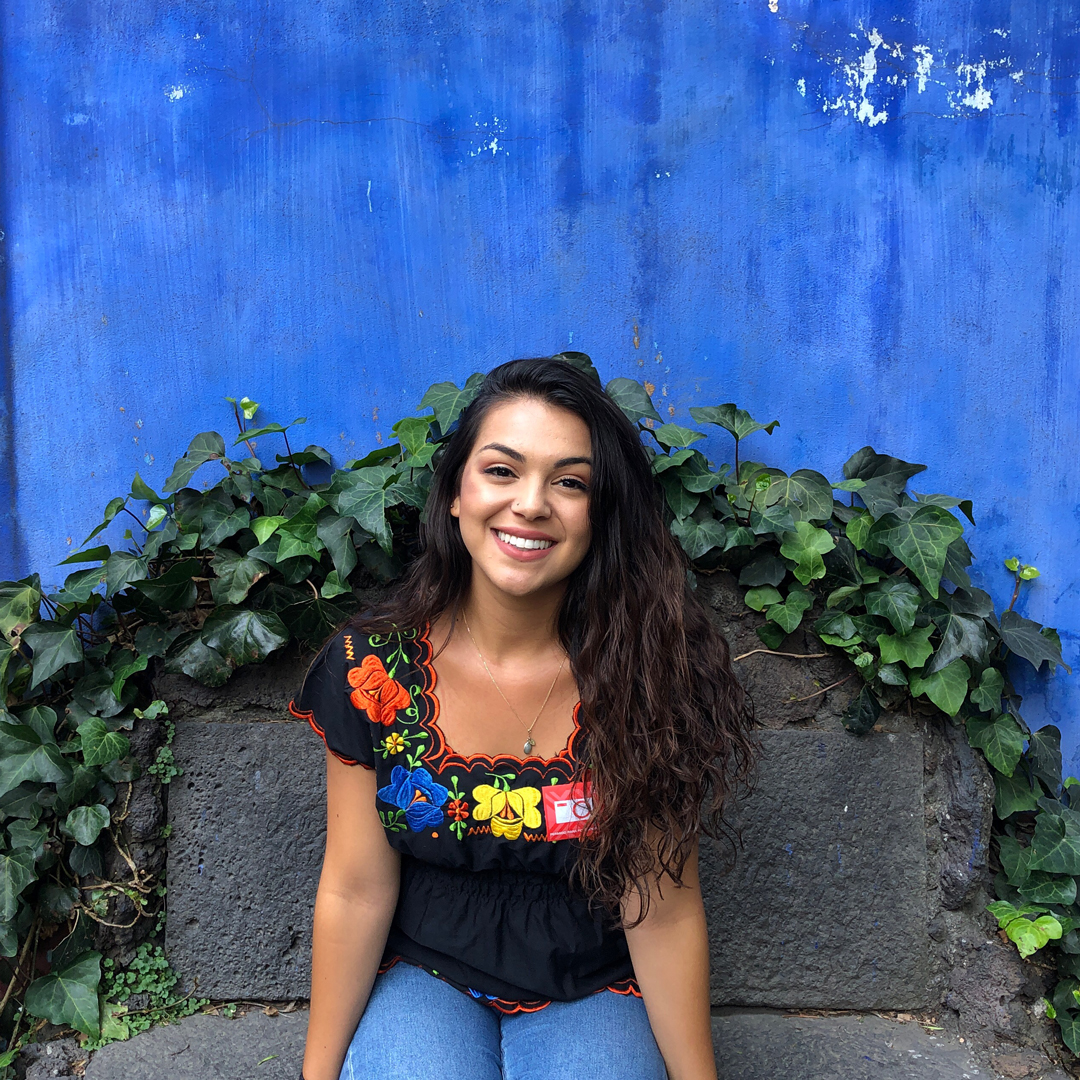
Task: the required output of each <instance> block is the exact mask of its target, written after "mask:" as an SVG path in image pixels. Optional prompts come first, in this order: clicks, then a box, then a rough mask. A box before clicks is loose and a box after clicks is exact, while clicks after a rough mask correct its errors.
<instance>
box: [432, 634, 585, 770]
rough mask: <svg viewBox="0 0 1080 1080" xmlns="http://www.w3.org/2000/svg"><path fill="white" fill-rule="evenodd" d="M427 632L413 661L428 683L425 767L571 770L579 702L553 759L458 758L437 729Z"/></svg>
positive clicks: (435, 679)
mask: <svg viewBox="0 0 1080 1080" xmlns="http://www.w3.org/2000/svg"><path fill="white" fill-rule="evenodd" d="M430 630H431V626H430V625H428V626H425V627H424V629H423V630H421V631H420V633H419V634H418V635H417V636H416V638H415V641H416V643H417V644H418V645H420V646H422V648H421V649H420V652H419V653H418V654H417V657H416V665H417V667H419V668H420V669H421V670H422V671H423V672H424V675H425V681H426V682H427V686H425V687H424V688H423V690H422V691H421V693H422V694H423V696H424V697H425V698H426V699H427V702H428V715H427V716H426V717H425V718H424V720H423V721H422V726H423V727H424V728H425V729H426V730H427V731H428V732H429V733H430V734H431V748H430V749H429V750H428V751H427V753H426V754H424V755H423V758H422V760H423V761H424V763H425V764H431V765H432V766H433V767H434V768H435V770H436V771H437V772H442V771H443V770H444V769H446V768H449V767H452V766H455V765H456V766H458V767H459V768H463V769H468V768H471V767H472V764H473V762H477V761H479V762H482V763H484V764H486V765H487V766H488V767H489V768H491V769H494V768H495V767H496V765H497V764H498V763H499V762H500V761H509V762H513V763H514V764H515V765H516V766H518V768H519V769H520V768H521V767H523V766H525V765H530V764H531V765H534V766H535V765H539V766H541V767H543V768H548V767H550V766H552V765H558V764H565V765H567V766H569V767H571V768H572V766H573V755H574V743H575V742H576V741H577V737H578V734H579V732H580V731H581V715H580V714H581V702H580V701H579V702H578V703H577V704H576V705H575V706H574V730H573V731H571V732H570V735H569V737H568V738H567V740H566V745H565V746H564V747H563V748H562V750H560V751H559V753H557V754H556V755H555V757H553V758H543V757H539V756H537V755H536V754H533V755H530V756H529V757H527V758H520V757H516V756H515V755H513V754H496V755H495V757H489V756H488V755H487V754H459V753H458V752H457V751H456V750H454V748H453V747H452V746H451V745H450V743H449V742H447V739H446V736H445V735H444V734H443V731H442V728H440V727H439V711H440V705H439V699H438V698H437V697H436V696H435V684H436V683H437V682H438V675H437V674H436V672H435V668H434V667H432V664H431V657H432V654H433V652H434V650H433V648H432V645H431V641H430V639H429V638H428V633H429V631H430Z"/></svg>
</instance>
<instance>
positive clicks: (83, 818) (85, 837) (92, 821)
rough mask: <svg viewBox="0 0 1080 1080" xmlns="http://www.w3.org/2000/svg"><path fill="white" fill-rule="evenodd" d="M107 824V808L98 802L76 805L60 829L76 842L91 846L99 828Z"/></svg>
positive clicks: (61, 823)
mask: <svg viewBox="0 0 1080 1080" xmlns="http://www.w3.org/2000/svg"><path fill="white" fill-rule="evenodd" d="M108 824H109V808H108V807H107V806H104V805H102V804H101V803H98V804H97V805H96V806H76V807H75V808H74V809H73V810H72V811H71V812H70V813H69V814H68V816H67V817H66V818H64V820H63V821H61V822H60V831H61V832H62V833H63V834H64V835H65V836H70V837H71V839H72V840H74V841H75V842H76V843H77V844H82V846H83V847H91V846H92V845H93V843H94V841H95V840H97V838H98V835H99V834H100V833H101V830H102V829H104V828H105V827H106V826H107V825H108Z"/></svg>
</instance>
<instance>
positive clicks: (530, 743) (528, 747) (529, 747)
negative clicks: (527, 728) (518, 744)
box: [524, 735, 536, 757]
mask: <svg viewBox="0 0 1080 1080" xmlns="http://www.w3.org/2000/svg"><path fill="white" fill-rule="evenodd" d="M535 746H536V743H534V742H533V740H532V736H531V735H530V736H529V737H528V738H527V739H526V740H525V747H524V749H525V756H526V757H528V756H529V755H530V754H531V753H532V752H533V748H534V747H535Z"/></svg>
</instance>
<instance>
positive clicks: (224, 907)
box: [165, 721, 326, 1000]
mask: <svg viewBox="0 0 1080 1080" xmlns="http://www.w3.org/2000/svg"><path fill="white" fill-rule="evenodd" d="M173 749H174V753H175V755H176V760H177V763H178V764H179V765H180V767H181V768H182V769H183V770H184V772H183V775H182V776H178V777H176V778H175V779H174V780H173V781H172V783H171V784H170V785H169V806H168V811H169V821H170V823H171V824H172V835H171V836H170V837H169V857H168V864H167V884H168V919H167V922H166V927H165V949H166V953H167V955H168V957H169V960H170V963H171V964H172V966H173V967H174V968H175V969H176V970H177V971H178V972H180V973H181V975H182V986H183V990H184V992H187V991H188V990H190V989H191V987H192V979H193V978H197V979H198V991H197V993H198V995H199V996H204V997H211V998H263V999H271V1000H281V999H285V998H294V997H307V996H308V995H309V993H310V977H311V971H310V966H311V925H312V916H313V912H314V907H315V892H316V889H317V888H318V880H319V871H320V867H321V864H322V855H323V847H324V844H325V839H326V764H325V752H324V750H323V744H322V743H321V742H320V741H319V739H318V738H317V737H316V736H315V734H314V733H313V732H312V730H311V728H309V727H308V725H307V724H304V723H300V722H297V721H289V722H282V723H263V722H257V723H200V722H198V721H181V722H179V723H178V724H177V725H176V737H175V740H174V744H173Z"/></svg>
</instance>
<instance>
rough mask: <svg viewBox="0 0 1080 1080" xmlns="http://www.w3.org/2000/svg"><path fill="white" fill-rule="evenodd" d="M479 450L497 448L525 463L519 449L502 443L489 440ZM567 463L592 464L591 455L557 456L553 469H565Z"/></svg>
mask: <svg viewBox="0 0 1080 1080" xmlns="http://www.w3.org/2000/svg"><path fill="white" fill-rule="evenodd" d="M480 449H481V450H498V452H499V453H500V454H505V455H506V456H507V457H510V458H513V459H514V460H515V461H520V462H521V463H522V464H523V465H524V464H525V455H524V454H523V453H521V451H520V450H512V449H511V448H510V447H509V446H506V445H505V444H504V443H497V442H489V443H488V444H487V445H486V446H481V447H480ZM567 465H590V466H591V465H592V458H591V457H564V458H559V460H558V461H556V462H555V463H554V465H552V468H553V469H565V468H566V466H567Z"/></svg>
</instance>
